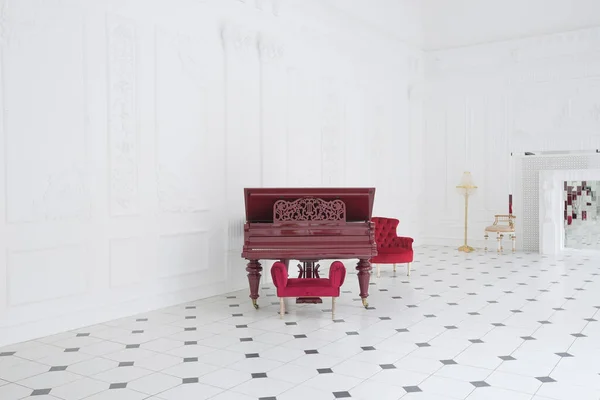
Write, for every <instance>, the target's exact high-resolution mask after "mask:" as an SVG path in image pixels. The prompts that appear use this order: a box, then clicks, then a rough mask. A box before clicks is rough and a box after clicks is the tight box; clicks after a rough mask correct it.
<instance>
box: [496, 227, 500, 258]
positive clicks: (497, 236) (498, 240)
mask: <svg viewBox="0 0 600 400" xmlns="http://www.w3.org/2000/svg"><path fill="white" fill-rule="evenodd" d="M496 241H497V242H498V250H497V251H498V253H500V232H498V233H497V234H496Z"/></svg>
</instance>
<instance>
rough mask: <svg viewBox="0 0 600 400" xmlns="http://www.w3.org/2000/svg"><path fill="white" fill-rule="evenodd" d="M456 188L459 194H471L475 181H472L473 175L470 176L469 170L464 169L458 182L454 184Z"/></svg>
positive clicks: (475, 187) (473, 190) (474, 187)
mask: <svg viewBox="0 0 600 400" xmlns="http://www.w3.org/2000/svg"><path fill="white" fill-rule="evenodd" d="M456 188H457V189H458V191H459V192H460V193H461V194H471V193H473V192H475V189H477V186H475V183H474V182H473V177H472V176H471V173H470V172H468V171H465V172H464V173H463V175H462V177H461V179H460V184H459V185H458V186H456Z"/></svg>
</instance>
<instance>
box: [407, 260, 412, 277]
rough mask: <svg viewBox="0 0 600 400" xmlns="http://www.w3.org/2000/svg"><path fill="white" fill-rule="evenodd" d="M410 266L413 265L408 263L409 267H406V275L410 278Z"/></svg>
mask: <svg viewBox="0 0 600 400" xmlns="http://www.w3.org/2000/svg"><path fill="white" fill-rule="evenodd" d="M410 264H412V263H408V265H407V266H406V275H407V276H410Z"/></svg>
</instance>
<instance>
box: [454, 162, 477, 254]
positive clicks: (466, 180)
mask: <svg viewBox="0 0 600 400" xmlns="http://www.w3.org/2000/svg"><path fill="white" fill-rule="evenodd" d="M456 188H457V189H458V191H459V192H460V194H462V195H463V196H465V244H463V245H462V246H460V247H459V248H458V251H464V252H465V253H471V252H473V251H475V249H474V248H473V247H471V246H469V245H468V244H467V228H468V223H469V222H468V221H469V195H471V194H473V193H474V192H475V189H477V186H475V185H474V184H473V178H472V177H471V173H470V172H468V171H465V172H464V173H463V176H462V179H461V181H460V185H458V186H457V187H456Z"/></svg>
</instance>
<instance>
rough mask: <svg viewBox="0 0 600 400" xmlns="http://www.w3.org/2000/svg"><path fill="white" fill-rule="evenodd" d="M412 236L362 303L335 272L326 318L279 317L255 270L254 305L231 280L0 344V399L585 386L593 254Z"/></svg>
mask: <svg viewBox="0 0 600 400" xmlns="http://www.w3.org/2000/svg"><path fill="white" fill-rule="evenodd" d="M415 250H416V254H415V261H414V263H413V273H412V275H411V277H410V280H408V279H404V280H401V279H394V278H393V274H392V272H391V271H386V270H385V269H384V271H383V274H382V277H381V278H380V279H373V280H372V282H371V283H372V284H371V285H370V286H369V288H370V296H369V303H370V304H371V306H372V307H370V308H372V309H376V310H377V311H376V314H374V313H373V311H371V310H365V309H364V308H363V307H362V306H361V305H360V302H356V301H354V299H357V298H359V293H358V284H357V282H356V280H355V279H350V278H348V279H346V282H345V283H344V286H343V289H344V290H343V291H342V294H341V296H340V298H339V299H338V302H337V305H338V308H337V312H336V319H334V320H331V316H330V314H329V313H328V312H323V310H327V309H328V308H327V306H326V305H325V304H320V305H312V304H293V305H291V306H290V307H289V308H288V314H287V315H286V316H285V317H284V318H283V319H281V318H280V317H279V315H278V313H277V311H278V309H279V305H278V303H276V305H271V304H270V303H271V300H275V299H276V294H275V290H274V288H273V286H272V285H270V284H268V283H265V282H263V284H262V285H261V297H260V298H259V304H260V308H259V309H258V310H255V309H254V308H253V307H252V304H251V302H250V301H249V300H247V301H246V300H245V299H246V298H247V289H246V290H242V291H239V292H234V293H229V294H226V295H222V296H216V297H213V298H209V299H204V300H199V301H194V302H191V303H188V304H184V305H177V306H173V307H169V308H165V309H161V310H156V311H152V312H148V313H144V314H143V315H137V316H132V317H129V318H123V319H120V320H116V321H109V322H107V323H104V324H99V325H95V326H90V327H85V328H83V329H79V330H75V331H71V332H65V333H61V334H59V335H54V336H52V337H47V338H40V339H37V340H32V341H30V342H27V343H20V344H17V345H13V346H7V347H5V348H0V399H2V400H4V399H13V398H15V399H23V398H24V399H27V398H30V397H31V398H39V399H45V398H48V399H53V398H58V399H66V400H70V399H85V400H88V399H90V400H100V399H113V398H114V399H146V398H148V399H157V400H159V399H160V400H163V399H164V400H171V399H182V400H183V399H187V398H211V399H213V398H214V399H215V400H229V399H244V400H246V399H270V400H273V399H275V400H282V399H283V400H291V399H297V398H314V399H315V400H316V399H321V398H323V399H331V398H359V399H373V398H381V399H387V398H393V399H397V398H402V399H412V398H419V396H422V398H424V399H430V398H431V399H442V398H448V399H468V400H471V399H474V400H476V399H483V398H485V399H488V398H489V399H490V400H492V399H496V398H502V399H504V398H506V399H513V398H514V399H521V398H523V399H528V400H537V399H538V398H540V399H544V400H545V399H546V398H552V399H556V400H562V399H568V400H570V399H578V398H581V399H584V398H600V392H599V391H600V386H599V385H598V378H599V377H600V368H598V363H597V358H598V356H599V355H600V353H599V352H598V344H597V340H596V338H597V337H598V335H600V324H598V322H596V321H597V320H599V319H600V318H599V317H600V306H598V302H597V295H596V293H599V292H600V257H596V258H594V257H592V256H589V255H583V254H582V255H579V254H578V255H575V254H574V255H570V256H564V257H562V256H559V257H556V258H552V259H550V258H545V257H542V256H540V255H538V254H527V253H515V254H510V253H508V254H503V255H501V256H498V255H497V254H496V253H494V252H490V253H487V254H486V253H484V252H479V251H478V252H475V253H471V254H468V255H466V254H461V253H458V252H457V251H456V250H455V249H450V248H442V247H417V248H415ZM351 267H353V266H350V265H349V264H348V268H351ZM325 273H326V272H325ZM563 275H568V276H563ZM580 289H585V290H580ZM242 299H244V300H242ZM232 308H233V310H232ZM232 311H234V312H235V313H233V314H232ZM420 392H423V393H420ZM207 396H208V397H207ZM386 396H387V397H386Z"/></svg>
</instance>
